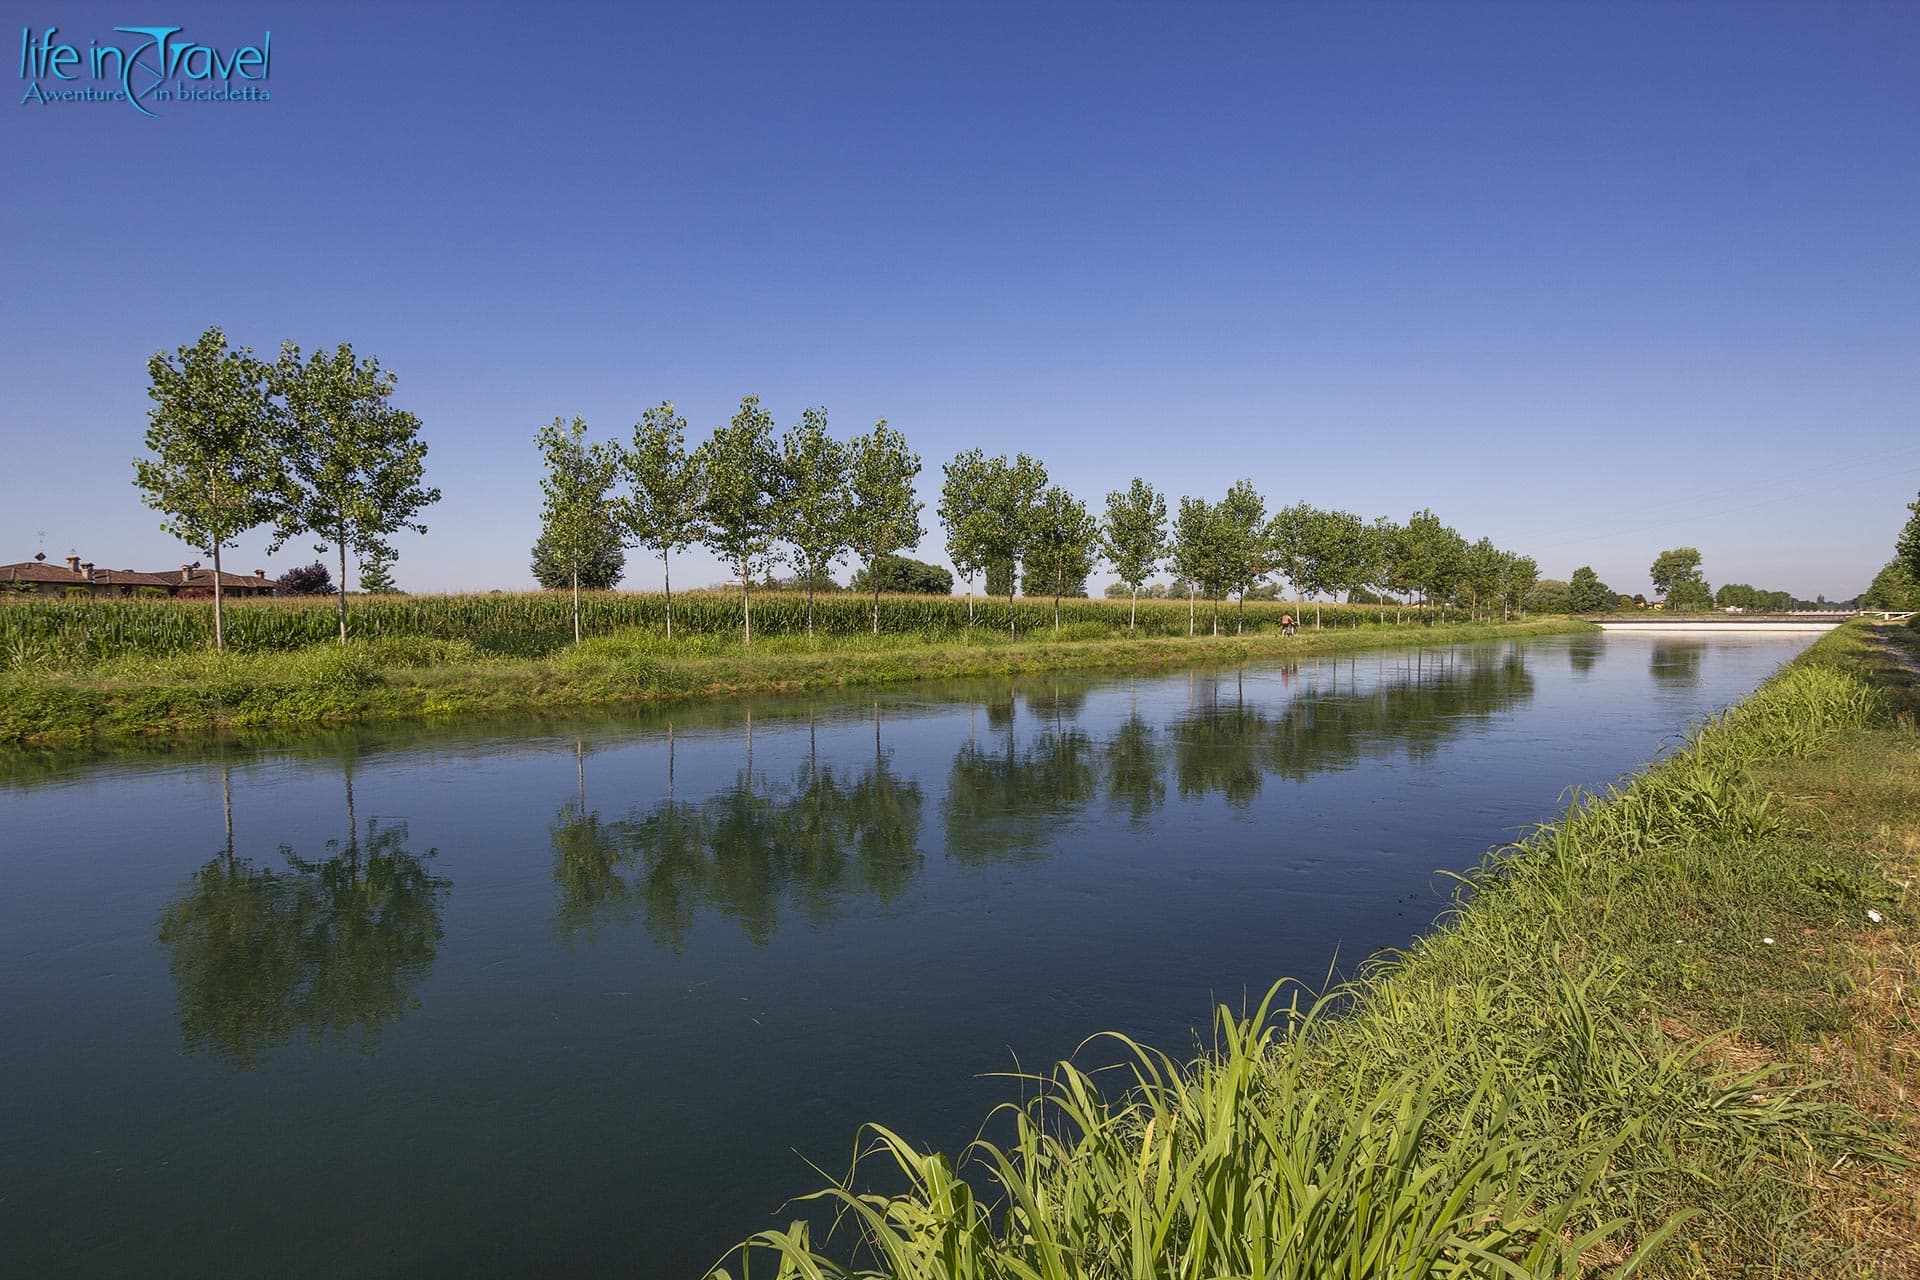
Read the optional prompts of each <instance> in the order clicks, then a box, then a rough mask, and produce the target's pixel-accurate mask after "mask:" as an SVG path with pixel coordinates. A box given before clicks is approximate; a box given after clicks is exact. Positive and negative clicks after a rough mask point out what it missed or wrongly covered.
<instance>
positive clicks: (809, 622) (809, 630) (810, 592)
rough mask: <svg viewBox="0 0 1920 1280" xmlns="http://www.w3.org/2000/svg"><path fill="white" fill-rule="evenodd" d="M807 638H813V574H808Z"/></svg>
mask: <svg viewBox="0 0 1920 1280" xmlns="http://www.w3.org/2000/svg"><path fill="white" fill-rule="evenodd" d="M807 639H809V640H811V639H813V576H812V574H808V576H807Z"/></svg>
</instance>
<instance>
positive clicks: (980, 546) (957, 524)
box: [937, 449, 992, 626]
mask: <svg viewBox="0 0 1920 1280" xmlns="http://www.w3.org/2000/svg"><path fill="white" fill-rule="evenodd" d="M942 471H943V473H944V476H945V478H944V479H943V480H942V481H941V484H940V504H939V507H938V509H937V510H938V514H939V516H940V523H941V524H942V525H943V526H944V527H945V528H946V531H947V558H948V559H949V560H952V561H953V567H954V568H955V569H957V570H958V571H959V573H960V576H961V577H963V578H965V579H966V580H967V623H968V625H969V626H971V625H972V623H973V578H974V575H975V574H977V573H979V572H980V571H981V570H983V569H985V568H986V567H987V561H986V555H987V550H986V548H987V543H988V541H989V538H988V535H987V531H986V530H985V529H984V528H983V527H982V525H983V522H984V521H985V520H986V518H987V517H986V516H985V514H984V509H985V493H986V490H985V487H984V486H985V485H986V482H987V458H986V455H985V454H984V453H982V452H981V451H980V450H979V449H968V450H967V451H966V452H965V453H961V454H957V455H955V456H954V459H953V461H952V462H949V463H947V465H946V466H945V467H944V468H942ZM988 593H989V594H992V585H991V584H989V586H988Z"/></svg>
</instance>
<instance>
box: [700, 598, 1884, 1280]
mask: <svg viewBox="0 0 1920 1280" xmlns="http://www.w3.org/2000/svg"><path fill="white" fill-rule="evenodd" d="M1888 639H1889V642H1890V643H1894V644H1898V645H1900V646H1902V647H1904V648H1905V649H1907V650H1908V651H1909V652H1910V651H1911V650H1912V649H1913V647H1914V645H1915V640H1916V637H1914V636H1913V633H1911V632H1900V633H1898V634H1897V635H1894V636H1890V637H1888ZM1916 713H1920V679H1916V677H1915V675H1914V674H1913V672H1912V670H1911V669H1910V668H1908V667H1906V666H1903V665H1902V664H1901V663H1900V662H1899V661H1897V660H1896V659H1895V658H1894V657H1893V656H1891V655H1890V654H1888V653H1887V652H1886V651H1885V650H1883V649H1882V648H1880V647H1878V646H1877V645H1876V643H1874V642H1872V641H1871V640H1870V638H1869V635H1868V633H1867V631H1866V629H1865V628H1863V627H1860V626H1857V625H1856V626H1849V627H1847V628H1845V629H1843V630H1841V631H1839V632H1836V633H1834V634H1833V635H1830V636H1828V637H1826V638H1825V639H1823V640H1821V641H1820V642H1819V643H1818V644H1816V645H1815V646H1814V648H1813V649H1811V650H1810V651H1809V652H1808V653H1806V654H1804V655H1803V656H1802V657H1800V658H1798V659H1796V660H1795V661H1794V662H1792V663H1790V664H1789V665H1788V666H1787V667H1786V668H1784V669H1783V670H1782V672H1781V673H1780V674H1778V675H1776V676H1775V677H1774V678H1772V679H1771V680H1769V681H1768V683H1767V684H1766V685H1764V686H1763V687H1762V688H1761V689H1760V690H1758V691H1757V692H1756V693H1754V694H1753V695H1752V696H1751V697H1749V698H1748V699H1746V700H1745V701H1744V702H1743V703H1742V704H1741V705H1740V706H1738V707H1736V708H1734V709H1733V710H1731V711H1729V712H1728V713H1726V714H1724V715H1722V716H1720V717H1718V718H1716V719H1715V720H1714V721H1712V722H1711V723H1710V724H1708V725H1706V726H1704V727H1703V728H1702V729H1701V731H1700V732H1699V733H1697V734H1696V735H1695V736H1694V738H1693V739H1692V741H1691V742H1690V743H1689V744H1688V746H1687V747H1686V748H1685V749H1684V750H1682V751H1680V752H1678V753H1677V754H1675V755H1674V756H1672V757H1670V758H1668V759H1666V760H1665V761H1663V762H1660V763H1658V764H1657V765H1655V766H1653V767H1651V768H1649V769H1648V770H1646V771H1645V772H1643V773H1641V774H1639V775H1637V776H1636V777H1634V778H1633V779H1631V780H1629V781H1628V782H1626V783H1625V784H1623V785H1622V786H1620V787H1619V788H1616V789H1613V790H1611V791H1609V792H1608V793H1607V794H1605V795H1602V796H1595V797H1587V798H1584V799H1582V800H1580V801H1579V802H1577V803H1576V804H1574V805H1573V806H1572V808H1571V809H1570V810H1569V811H1568V813H1567V814H1566V815H1565V816H1564V817H1563V819H1562V820H1561V821H1559V822H1557V823H1555V824H1552V825H1550V826H1547V827H1543V828H1542V829H1541V830H1540V831H1538V832H1537V833H1536V834H1535V835H1534V836H1533V837H1532V838H1530V839H1528V840H1526V841H1525V842H1523V843H1521V844H1519V845H1516V846H1513V847H1510V848H1506V849H1502V850H1499V851H1496V852H1495V853H1493V854H1491V855H1489V856H1488V858H1487V860H1486V862H1485V864H1484V866H1483V867H1482V868H1481V870H1480V871H1479V872H1477V873H1476V874H1474V875H1473V876H1471V877H1469V878H1468V879H1467V880H1466V882H1465V885H1464V887H1463V892H1462V897H1461V902H1460V904H1459V907H1458V909H1457V910H1456V912H1455V913H1454V914H1453V915H1452V916H1451V917H1450V918H1449V919H1448V920H1446V921H1445V922H1444V924H1443V925H1442V927H1440V928H1439V929H1437V930H1436V931H1435V932H1434V933H1432V934H1431V935H1430V936H1428V937H1426V938H1424V939H1422V940H1420V941H1419V942H1417V943H1415V944H1414V945H1413V946H1412V947H1411V948H1410V949H1409V950H1408V951H1407V952H1406V953H1405V954H1403V955H1399V956H1396V957H1393V958H1391V959H1388V960H1384V961H1382V962H1381V963H1379V964H1377V965H1376V966H1374V967H1373V968H1372V969H1371V971H1370V972H1369V973H1368V974H1367V975H1366V976H1365V977H1364V978H1363V979H1362V980H1361V981H1359V982H1357V983H1355V984H1353V985H1352V986H1351V987H1349V988H1346V989H1343V990H1341V991H1339V992H1336V993H1333V994H1332V995H1331V996H1330V997H1329V998H1328V999H1327V1000H1325V1001H1323V1002H1321V1003H1319V1004H1318V1005H1315V1004H1314V1003H1313V1002H1312V1001H1310V1000H1307V999H1304V998H1302V997H1300V996H1299V995H1297V994H1296V992H1295V989H1292V988H1287V987H1282V988H1280V989H1277V992H1276V995H1275V997H1273V998H1270V1001H1269V1004H1268V1005H1267V1006H1265V1007H1263V1009H1262V1010H1261V1011H1260V1012H1259V1013H1257V1014H1255V1015H1254V1016H1253V1017H1251V1018H1240V1017H1235V1016H1225V1015H1223V1017H1222V1019H1221V1021H1220V1024H1219V1027H1220V1030H1219V1034H1218V1038H1217V1040H1216V1048H1215V1050H1214V1051H1213V1052H1211V1053H1209V1054H1207V1055H1205V1056H1203V1057H1201V1058H1198V1059H1196V1060H1193V1061H1191V1062H1188V1063H1185V1064H1175V1063H1174V1062H1173V1061H1171V1060H1169V1059H1166V1058H1164V1057H1161V1056H1159V1055H1157V1054H1154V1053H1152V1052H1150V1051H1147V1050H1143V1049H1139V1048H1137V1047H1136V1046H1132V1045H1130V1044H1126V1043H1119V1044H1117V1045H1110V1046H1109V1048H1110V1049H1115V1048H1117V1049H1118V1050H1119V1051H1120V1052H1121V1054H1122V1056H1123V1057H1125V1058H1127V1059H1130V1060H1131V1061H1132V1062H1133V1063H1134V1066H1135V1070H1134V1071H1133V1072H1132V1073H1123V1074H1122V1075H1120V1076H1119V1077H1115V1076H1113V1075H1107V1076H1103V1077H1102V1078H1101V1080H1100V1081H1099V1082H1096V1081H1095V1080H1093V1079H1090V1078H1089V1077H1087V1076H1085V1075H1083V1074H1081V1073H1079V1072H1078V1071H1075V1070H1073V1069H1071V1068H1060V1069H1057V1070H1056V1071H1055V1072H1054V1073H1053V1075H1052V1076H1051V1077H1050V1079H1049V1081H1048V1082H1047V1083H1046V1084H1045V1085H1044V1086H1042V1085H1041V1084H1040V1083H1039V1082H1031V1083H1030V1084H1029V1086H1028V1087H1027V1089H1026V1090H1025V1091H1024V1092H1025V1095H1026V1096H1027V1097H1028V1098H1030V1099H1032V1100H1031V1101H1029V1102H1027V1103H1026V1104H1025V1105H1024V1109H1023V1111H1022V1112H1021V1114H1020V1116H1019V1121H1020V1123H1019V1125H1018V1132H1017V1134H1016V1136H1014V1137H1013V1138H1012V1139H1010V1140H1009V1141H1007V1143H1006V1145H1004V1146H994V1145H987V1144H980V1145H978V1146H977V1147H976V1148H975V1149H974V1150H973V1151H971V1152H969V1153H968V1155H967V1157H966V1158H965V1159H964V1160H963V1161H962V1162H960V1164H959V1169H958V1171H959V1173H960V1174H961V1175H964V1176H965V1178H966V1180H967V1184H963V1183H961V1182H960V1181H958V1180H957V1179H956V1176H955V1165H954V1163H953V1162H950V1161H948V1160H946V1159H945V1158H942V1157H939V1156H934V1155H928V1154H925V1153H922V1152H919V1151H917V1150H915V1149H914V1148H913V1147H912V1146H911V1145H910V1144H909V1143H907V1142H905V1141H903V1140H901V1139H899V1138H897V1137H896V1136H895V1135H893V1134H891V1133H888V1132H887V1131H885V1130H875V1131H874V1132H873V1133H872V1134H870V1135H869V1136H870V1137H871V1138H872V1143H871V1144H870V1145H871V1154H870V1155H869V1156H868V1157H867V1158H868V1159H869V1160H870V1161H871V1160H878V1161H880V1162H882V1164H883V1165H885V1166H886V1168H885V1169H883V1170H878V1171H876V1170H874V1169H872V1168H868V1169H867V1170H865V1171H864V1172H862V1171H860V1170H858V1169H856V1171H855V1175H854V1181H852V1182H850V1183H849V1184H848V1185H846V1186H843V1187H836V1188H829V1189H827V1190H826V1191H825V1192H823V1193H822V1202H823V1204H825V1205H832V1206H837V1207H840V1208H845V1209H851V1210H852V1212H850V1213H848V1214H847V1215H846V1216H845V1217H844V1219H843V1220H842V1228H843V1234H842V1235H840V1236H836V1237H833V1238H831V1239H829V1240H828V1241H826V1242H824V1243H823V1242H821V1241H818V1240H816V1239H815V1238H813V1237H812V1236H811V1235H810V1234H809V1229H808V1227H807V1225H806V1224H804V1223H796V1225H795V1227H794V1228H793V1229H791V1230H788V1231H779V1232H771V1233H767V1234H765V1235H763V1236H761V1237H758V1238H756V1241H755V1242H754V1243H753V1245H752V1247H751V1249H750V1252H749V1254H748V1255H747V1256H744V1257H743V1256H740V1255H735V1256H732V1257H730V1258H729V1259H727V1260H726V1262H725V1266H724V1268H723V1269H722V1270H721V1271H720V1272H719V1273H718V1274H725V1275H729V1276H741V1275H773V1274H775V1272H776V1270H777V1271H778V1273H779V1274H780V1275H783V1276H784V1275H796V1276H797V1275H827V1276H841V1275H848V1274H852V1273H851V1272H848V1271H846V1270H844V1269H843V1268H842V1267H840V1266H839V1265H837V1264H836V1263H835V1262H833V1261H830V1260H829V1259H831V1258H845V1257H847V1256H849V1255H850V1254H851V1253H853V1252H854V1251H855V1249H856V1240H855V1238H854V1237H855V1236H858V1237H860V1238H861V1240H862V1241H863V1242H864V1244H865V1246H866V1251H867V1252H868V1254H869V1256H870V1259H871V1261H870V1262H869V1263H868V1264H867V1266H868V1267H869V1268H870V1269H868V1270H862V1271H861V1272H860V1273H859V1274H861V1275H876V1276H883V1277H900V1278H902V1280H904V1278H905V1277H908V1276H914V1277H918V1276H924V1275H936V1274H937V1275H943V1276H952V1277H967V1276H1010V1275H1059V1276H1092V1275H1106V1274H1116V1275H1117V1274H1135V1275H1140V1274H1153V1275H1245V1274H1256V1275H1272V1276H1302V1277H1304V1276H1318V1275H1327V1274H1341V1275H1346V1274H1364V1275H1367V1276H1370V1277H1378V1276H1405V1277H1414V1276H1422V1277H1424V1276H1430V1275H1435V1274H1447V1275H1467V1276H1494V1275H1515V1274H1522V1275H1567V1276H1575V1275H1627V1274H1636V1275H1652V1276H1676V1277H1677V1276H1687V1277H1709V1276H1715V1277H1724V1276H1735V1275H1741V1276H1747V1275H1780V1276H1786V1275H1791V1276H1796V1277H1813V1276H1829V1277H1842V1276H1844V1277H1858V1276H1886V1277H1893V1276H1913V1275H1920V1230H1916V1225H1917V1224H1916V1208H1917V1207H1920V1201H1917V1200H1916V1189H1917V1188H1920V1180H1916V1176H1915V1173H1914V1170H1915V1162H1916V1161H1920V1120H1917V1119H1916V1109H1915V1107H1914V1105H1913V1099H1914V1097H1915V1094H1916V1091H1917V1090H1920V1011H1917V1010H1916V1000H1915V994H1914V993H1915V987H1916V956H1917V955H1920V916H1917V914H1916V911H1915V895H1914V886H1915V883H1916V880H1917V879H1920V735H1917V734H1916V732H1915V727H1914V726H1915V716H1916ZM1106 1056H1108V1057H1111V1056H1112V1054H1111V1053H1108V1054H1107V1055H1106ZM1116 1081H1117V1082H1118V1083H1116ZM1127 1082H1131V1083H1133V1084H1135V1085H1136V1086H1137V1087H1136V1088H1135V1089H1134V1090H1133V1091H1132V1092H1131V1093H1128V1094H1126V1096H1125V1097H1124V1098H1118V1099H1116V1100H1114V1101H1103V1100H1102V1098H1101V1089H1102V1087H1103V1086H1104V1087H1105V1088H1106V1089H1107V1090H1108V1091H1109V1092H1111V1093H1118V1092H1119V1090H1120V1089H1122V1088H1123V1087H1124V1085H1125V1083H1127ZM1006 1131H1007V1127H1003V1128H1002V1129H1000V1130H996V1132H1006ZM902 1174H904V1176H905V1179H906V1182H905V1185H906V1186H908V1187H909V1188H910V1190H909V1191H908V1192H907V1193H906V1194H905V1195H901V1196H895V1197H888V1196H879V1195H865V1194H861V1193H860V1188H861V1187H862V1186H866V1185H872V1184H873V1183H879V1184H880V1185H901V1177H902ZM968 1184H970V1185H968ZM762 1208H763V1207H762V1206H751V1207H743V1209H745V1210H746V1211H747V1212H756V1211H759V1210H760V1209H762ZM814 1268H818V1269H817V1270H816V1269H814Z"/></svg>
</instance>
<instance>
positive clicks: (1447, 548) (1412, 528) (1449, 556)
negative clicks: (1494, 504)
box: [1400, 510, 1467, 608]
mask: <svg viewBox="0 0 1920 1280" xmlns="http://www.w3.org/2000/svg"><path fill="white" fill-rule="evenodd" d="M1466 550H1467V544H1466V539H1464V538H1462V537H1461V536H1460V535H1459V534H1458V533H1457V532H1455V531H1454V530H1453V529H1451V528H1449V527H1448V526H1447V525H1445V524H1443V523H1441V521H1440V517H1438V516H1436V515H1434V514H1433V512H1431V511H1427V510H1421V511H1416V512H1414V513H1413V515H1412V516H1411V517H1410V518H1409V519H1408V520H1407V524H1406V529H1405V530H1404V532H1403V535H1402V537H1401V540H1400V555H1401V572H1402V574H1403V575H1404V580H1405V581H1406V583H1407V584H1408V586H1409V588H1410V589H1412V590H1415V591H1418V592H1419V593H1420V604H1421V606H1422V608H1424V607H1425V606H1426V605H1427V604H1428V603H1429V602H1431V601H1434V600H1445V599H1446V598H1447V597H1448V596H1450V595H1451V594H1452V593H1453V589H1454V587H1455V585H1456V584H1457V583H1458V582H1459V580H1460V572H1461V568H1462V566H1463V564H1464V562H1465V560H1466Z"/></svg>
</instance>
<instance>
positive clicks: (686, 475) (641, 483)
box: [614, 400, 706, 640]
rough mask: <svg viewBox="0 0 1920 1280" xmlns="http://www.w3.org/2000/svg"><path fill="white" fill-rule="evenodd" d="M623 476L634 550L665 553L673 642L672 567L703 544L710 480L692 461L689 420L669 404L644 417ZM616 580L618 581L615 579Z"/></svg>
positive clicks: (624, 510)
mask: <svg viewBox="0 0 1920 1280" xmlns="http://www.w3.org/2000/svg"><path fill="white" fill-rule="evenodd" d="M620 470H621V472H622V474H623V475H624V476H625V477H626V482H627V492H626V494H625V495H624V496H623V497H621V498H620V499H618V500H617V501H616V502H615V504H614V511H615V514H616V515H617V517H618V518H619V521H620V525H621V527H622V528H623V529H624V530H625V532H626V535H627V537H629V538H631V539H632V540H633V544H634V545H635V546H639V547H645V548H647V549H648V550H651V551H658V552H659V553H660V580H661V582H662V584H663V585H664V587H665V588H666V596H667V639H669V640H671V639H673V565H672V564H671V562H670V561H671V557H672V555H673V553H674V552H675V551H684V550H686V549H687V548H688V547H690V546H692V545H693V544H694V543H696V542H698V541H700V539H701V537H702V535H703V534H704V533H705V532H706V528H705V526H704V525H702V524H701V522H700V503H701V498H702V496H703V494H704V493H705V490H706V476H705V473H704V472H702V471H701V469H700V467H699V465H698V463H697V462H696V460H695V459H694V458H691V457H688V456H687V420H686V419H685V418H683V417H681V416H680V414H679V412H678V411H677V410H676V409H675V408H674V407H673V401H671V400H665V401H662V402H661V403H660V404H657V405H655V406H654V407H653V408H651V409H648V410H647V411H646V412H645V413H643V414H641V415H640V421H638V422H636V423H634V425H633V444H632V446H631V447H630V448H627V449H625V450H622V451H621V454H620ZM616 576H617V575H616Z"/></svg>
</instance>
